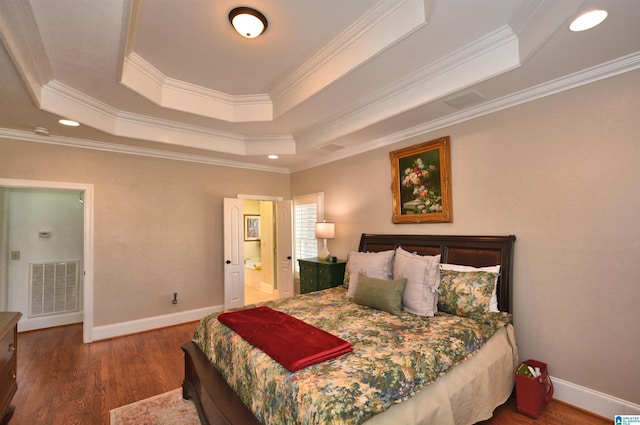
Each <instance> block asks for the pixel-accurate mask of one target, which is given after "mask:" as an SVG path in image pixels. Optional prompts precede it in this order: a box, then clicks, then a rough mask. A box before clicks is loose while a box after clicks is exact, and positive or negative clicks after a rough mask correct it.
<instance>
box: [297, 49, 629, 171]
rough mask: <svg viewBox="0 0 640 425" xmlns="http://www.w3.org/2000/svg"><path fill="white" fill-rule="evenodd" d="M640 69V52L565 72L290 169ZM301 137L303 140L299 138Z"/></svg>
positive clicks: (342, 157) (311, 165)
mask: <svg viewBox="0 0 640 425" xmlns="http://www.w3.org/2000/svg"><path fill="white" fill-rule="evenodd" d="M636 69H640V51H638V52H634V53H631V54H629V55H627V56H623V57H621V58H618V59H615V60H612V61H609V62H605V63H602V64H600V65H596V66H593V67H591V68H587V69H584V70H581V71H578V72H574V73H573V74H569V75H565V76H562V77H560V78H557V79H555V80H552V81H547V82H545V83H542V84H539V85H537V86H533V87H529V88H527V89H523V90H521V91H519V92H516V93H512V94H510V95H506V96H504V97H501V98H499V99H495V100H492V101H489V102H485V103H482V104H480V105H478V106H475V107H471V108H469V109H466V110H464V111H461V112H457V113H453V114H450V115H446V116H443V117H441V118H438V119H434V120H431V121H427V122H425V123H423V124H419V125H416V126H414V127H410V128H406V129H403V130H401V131H398V132H396V133H393V134H389V135H387V136H383V137H380V138H378V139H375V140H372V141H371V142H368V143H363V144H361V145H358V146H356V147H354V148H347V149H343V150H340V151H337V152H335V153H334V155H331V156H330V157H324V158H319V157H318V159H312V160H310V161H307V162H305V163H299V164H296V165H295V166H293V167H290V168H289V172H290V173H296V172H299V171H302V170H306V169H309V168H314V167H318V166H320V165H324V164H328V163H331V162H334V161H339V160H341V159H346V158H349V157H352V156H355V155H359V154H361V153H364V152H369V151H372V150H374V149H378V148H381V147H385V146H389V145H392V144H394V143H398V142H401V141H403V140H407V139H410V138H412V137H416V136H421V135H424V134H427V133H430V132H433V131H437V130H440V129H443V128H446V127H450V126H453V125H456V124H460V123H463V122H466V121H469V120H472V119H475V118H479V117H482V116H485V115H489V114H492V113H494V112H498V111H501V110H503V109H508V108H512V107H514V106H518V105H521V104H524V103H527V102H531V101H534V100H538V99H541V98H544V97H547V96H551V95H554V94H557V93H561V92H564V91H566V90H571V89H574V88H577V87H582V86H585V85H587V84H591V83H594V82H597V81H600V80H604V79H607V78H611V77H615V76H616V75H620V74H624V73H626V72H630V71H634V70H636ZM298 140H302V139H301V138H298Z"/></svg>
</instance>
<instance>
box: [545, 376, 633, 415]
mask: <svg viewBox="0 0 640 425" xmlns="http://www.w3.org/2000/svg"><path fill="white" fill-rule="evenodd" d="M551 381H552V382H553V388H554V393H553V398H555V399H556V400H560V401H563V402H565V403H567V404H571V405H572V406H576V407H579V408H581V409H584V410H587V411H589V412H592V413H595V414H596V415H599V416H602V417H603V418H606V419H611V421H613V418H614V417H615V416H616V415H639V414H640V405H638V404H635V403H632V402H630V401H626V400H622V399H620V398H617V397H613V396H610V395H608V394H605V393H601V392H599V391H595V390H592V389H590V388H586V387H582V386H580V385H576V384H573V383H571V382H567V381H564V380H562V379H560V378H554V377H553V376H552V377H551Z"/></svg>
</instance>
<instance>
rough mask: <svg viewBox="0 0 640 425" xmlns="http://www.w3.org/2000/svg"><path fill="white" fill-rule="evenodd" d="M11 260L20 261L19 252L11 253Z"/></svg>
mask: <svg viewBox="0 0 640 425" xmlns="http://www.w3.org/2000/svg"><path fill="white" fill-rule="evenodd" d="M11 259H12V260H19V259H20V251H11Z"/></svg>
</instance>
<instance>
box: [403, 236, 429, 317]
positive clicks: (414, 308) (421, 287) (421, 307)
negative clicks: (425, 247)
mask: <svg viewBox="0 0 640 425" xmlns="http://www.w3.org/2000/svg"><path fill="white" fill-rule="evenodd" d="M438 264H440V255H435V256H431V255H424V256H423V255H418V254H412V253H410V252H407V251H405V250H404V249H402V248H400V247H398V248H397V249H396V255H395V257H394V260H393V278H394V279H401V278H405V279H407V286H406V287H405V290H404V295H403V297H402V305H403V307H402V308H403V310H405V311H408V312H409V313H413V314H416V315H418V316H434V315H435V313H436V311H438V307H437V306H438V285H440V276H439V274H440V269H439V268H438Z"/></svg>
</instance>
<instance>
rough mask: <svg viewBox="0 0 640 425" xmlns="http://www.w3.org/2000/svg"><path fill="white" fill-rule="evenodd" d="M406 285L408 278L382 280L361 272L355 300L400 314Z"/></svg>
mask: <svg viewBox="0 0 640 425" xmlns="http://www.w3.org/2000/svg"><path fill="white" fill-rule="evenodd" d="M406 286H407V279H397V280H382V279H376V278H373V277H369V276H367V275H365V274H362V273H360V275H359V276H358V286H357V287H356V289H355V294H354V296H353V301H355V302H356V303H358V304H361V305H366V306H367V307H372V308H377V309H378V310H383V311H386V312H387V313H391V314H395V315H396V316H400V315H401V314H402V295H403V294H404V288H405V287H406Z"/></svg>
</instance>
